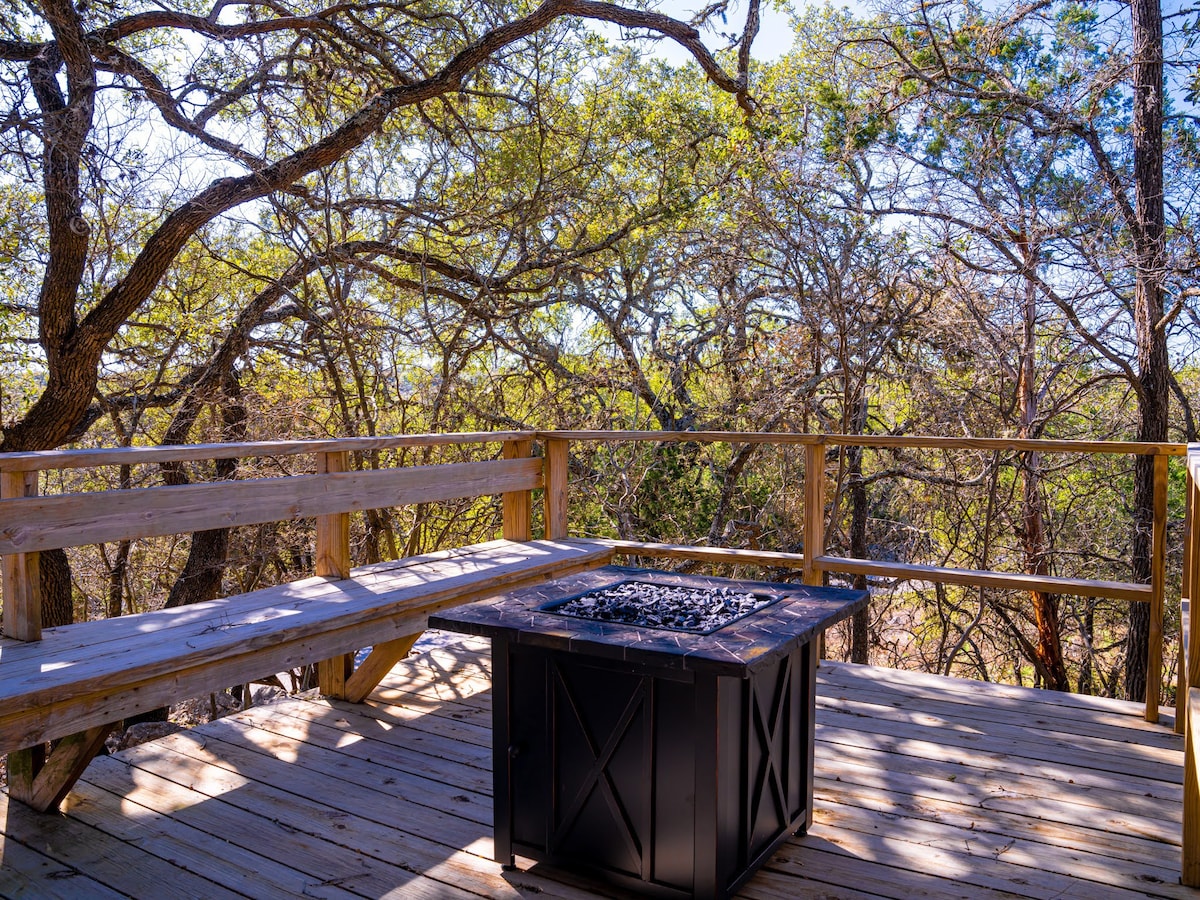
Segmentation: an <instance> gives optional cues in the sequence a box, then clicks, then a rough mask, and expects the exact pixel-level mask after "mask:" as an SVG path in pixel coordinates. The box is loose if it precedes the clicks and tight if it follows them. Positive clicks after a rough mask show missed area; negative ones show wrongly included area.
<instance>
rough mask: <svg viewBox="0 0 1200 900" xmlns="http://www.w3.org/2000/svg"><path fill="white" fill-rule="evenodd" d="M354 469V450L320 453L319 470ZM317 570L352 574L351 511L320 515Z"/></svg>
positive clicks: (345, 575)
mask: <svg viewBox="0 0 1200 900" xmlns="http://www.w3.org/2000/svg"><path fill="white" fill-rule="evenodd" d="M349 470H350V454H349V453H347V452H346V451H344V450H341V451H338V452H335V453H319V454H317V474H318V475H334V474H337V473H340V472H348V471H349ZM316 531H317V549H316V556H317V559H316V571H317V574H318V575H322V576H324V577H326V578H348V577H349V576H350V513H348V512H337V513H330V514H329V515H324V516H317V522H316Z"/></svg>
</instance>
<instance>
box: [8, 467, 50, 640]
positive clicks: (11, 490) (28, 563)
mask: <svg viewBox="0 0 1200 900" xmlns="http://www.w3.org/2000/svg"><path fill="white" fill-rule="evenodd" d="M37 492H38V473H37V472H0V498H3V499H6V500H7V499H16V498H18V497H36V496H37ZM2 578H3V582H2V583H3V591H4V635H5V636H6V637H11V638H16V639H17V640H19V641H40V640H41V639H42V587H41V579H40V576H39V574H38V554H37V553H18V554H14V555H12V556H5V557H3V566H2Z"/></svg>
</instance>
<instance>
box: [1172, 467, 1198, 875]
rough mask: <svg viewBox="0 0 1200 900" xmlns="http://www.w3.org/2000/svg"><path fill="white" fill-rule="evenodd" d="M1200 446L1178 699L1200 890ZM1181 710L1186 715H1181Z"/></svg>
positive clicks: (1186, 832)
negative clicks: (1199, 520)
mask: <svg viewBox="0 0 1200 900" xmlns="http://www.w3.org/2000/svg"><path fill="white" fill-rule="evenodd" d="M1198 470H1200V447H1197V446H1196V445H1193V446H1192V448H1189V453H1188V456H1187V487H1188V500H1189V501H1190V503H1189V504H1188V512H1189V516H1188V526H1189V527H1188V529H1187V538H1186V543H1185V545H1184V546H1185V547H1186V557H1185V564H1184V591H1185V596H1186V599H1187V610H1186V611H1187V615H1186V616H1185V617H1184V618H1185V619H1186V625H1185V626H1184V627H1185V628H1186V631H1185V632H1183V633H1181V634H1180V640H1182V641H1186V643H1187V652H1186V659H1185V660H1184V665H1185V668H1186V677H1185V679H1184V689H1183V694H1182V696H1179V697H1176V699H1175V706H1176V711H1175V715H1176V718H1178V717H1179V716H1180V715H1183V716H1184V718H1185V721H1186V725H1185V729H1186V735H1185V737H1184V757H1183V834H1182V836H1181V837H1182V844H1183V854H1182V856H1183V859H1182V861H1181V872H1180V878H1179V880H1180V882H1182V883H1183V884H1184V885H1186V886H1187V887H1200V735H1197V726H1198V725H1200V612H1198V611H1197V609H1196V606H1195V604H1194V603H1193V600H1194V596H1193V595H1194V594H1195V593H1196V592H1197V591H1196V589H1197V587H1200V546H1198V544H1200V527H1197V525H1196V522H1195V517H1196V515H1197V514H1198V512H1200V487H1198V486H1197V483H1196V476H1197V474H1200V472H1198ZM1180 709H1182V710H1183V712H1182V713H1181V712H1180Z"/></svg>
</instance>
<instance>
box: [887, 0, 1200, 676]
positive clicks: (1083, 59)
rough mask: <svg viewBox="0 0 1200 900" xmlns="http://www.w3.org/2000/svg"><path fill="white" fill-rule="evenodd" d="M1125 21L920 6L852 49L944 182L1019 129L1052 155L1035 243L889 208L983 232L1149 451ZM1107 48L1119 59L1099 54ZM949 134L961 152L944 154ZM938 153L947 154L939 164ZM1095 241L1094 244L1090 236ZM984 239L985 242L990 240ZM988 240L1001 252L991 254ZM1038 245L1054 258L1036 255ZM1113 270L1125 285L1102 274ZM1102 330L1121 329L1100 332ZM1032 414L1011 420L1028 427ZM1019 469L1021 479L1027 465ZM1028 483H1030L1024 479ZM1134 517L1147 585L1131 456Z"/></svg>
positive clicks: (1141, 19) (1139, 18)
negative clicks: (1119, 403)
mask: <svg viewBox="0 0 1200 900" xmlns="http://www.w3.org/2000/svg"><path fill="white" fill-rule="evenodd" d="M1131 16H1132V18H1131V20H1130V27H1129V29H1128V31H1127V32H1125V33H1121V32H1120V31H1112V32H1111V33H1105V34H1102V33H1101V32H1102V31H1103V30H1104V28H1105V27H1110V28H1111V27H1112V23H1111V22H1110V23H1107V25H1105V24H1103V23H1101V21H1100V19H1099V16H1098V14H1097V13H1096V12H1095V11H1094V10H1091V9H1089V8H1087V7H1084V6H1081V5H1078V4H1074V3H1051V4H1038V5H1035V6H1030V7H1015V8H1013V9H1011V10H1001V11H995V12H990V13H986V14H985V13H984V12H983V11H982V10H981V9H980V8H978V7H976V6H973V5H969V6H967V7H964V8H963V10H962V12H961V13H951V11H950V10H949V8H948V7H947V5H946V4H939V3H922V4H920V5H919V6H918V7H916V8H914V9H913V10H912V11H911V12H910V13H908V14H907V15H904V16H902V17H900V18H899V19H898V21H896V22H894V23H892V26H893V27H890V28H887V29H881V30H877V31H876V32H875V33H874V34H873V35H871V36H870V37H867V38H865V39H864V40H865V42H866V43H868V44H870V45H871V46H873V47H876V48H878V49H879V50H880V51H881V52H882V53H883V54H884V55H885V58H887V59H889V60H890V62H889V63H888V64H889V65H894V67H895V76H894V79H893V80H892V85H893V89H892V90H893V93H892V94H891V97H890V106H891V109H890V110H889V115H891V116H892V117H893V120H894V121H896V122H898V123H899V122H902V121H903V120H904V118H903V117H904V116H905V115H908V116H911V118H910V119H909V122H910V123H911V125H912V128H911V133H912V135H913V137H914V139H915V140H917V141H921V142H923V146H921V147H920V148H918V150H919V152H912V153H910V155H909V159H910V160H911V159H916V160H917V161H918V162H919V163H920V164H922V165H923V166H925V167H926V168H927V170H929V171H935V170H940V174H941V175H943V176H949V177H951V178H959V180H960V183H962V182H963V180H962V179H961V178H960V174H961V173H967V174H968V175H969V176H970V178H969V180H968V181H967V182H966V183H969V184H978V181H977V177H978V172H979V165H980V162H981V157H980V154H979V152H978V150H979V147H978V145H977V144H975V143H971V144H970V147H969V150H968V149H966V142H965V141H964V138H966V137H967V136H970V135H972V134H974V135H978V134H979V133H980V132H981V131H983V132H984V133H987V132H989V131H991V132H993V133H995V134H996V135H998V136H1000V135H1012V134H1014V133H1017V132H1020V133H1023V134H1025V135H1027V137H1026V139H1025V143H1026V144H1027V145H1028V146H1030V147H1031V148H1033V149H1034V150H1035V153H1036V154H1042V153H1043V150H1042V149H1041V148H1047V147H1049V148H1054V152H1053V155H1052V156H1051V157H1045V156H1042V159H1043V160H1044V161H1043V162H1042V163H1041V165H1043V166H1046V165H1048V166H1049V167H1050V168H1049V169H1047V170H1046V173H1045V174H1046V176H1047V178H1046V180H1047V181H1048V182H1054V181H1061V180H1062V179H1061V177H1060V173H1061V170H1062V169H1063V168H1065V167H1066V166H1067V165H1069V166H1070V167H1071V168H1073V169H1074V170H1075V172H1076V173H1078V174H1076V176H1075V177H1076V178H1077V179H1078V181H1077V182H1076V184H1075V185H1074V186H1073V187H1072V191H1073V195H1072V194H1071V193H1070V192H1068V193H1061V192H1060V196H1059V197H1058V198H1056V203H1055V206H1054V209H1053V217H1052V218H1051V219H1049V220H1048V224H1049V225H1050V226H1051V227H1050V228H1049V229H1048V230H1046V231H1044V232H1043V233H1042V234H1041V235H1033V234H1029V233H1027V232H1024V231H1022V230H1021V228H1020V227H1019V226H1014V227H1011V228H1010V229H1009V231H1010V234H1004V233H1003V231H1004V227H1003V223H1000V222H991V223H989V222H987V221H986V219H985V220H984V223H983V225H982V226H980V225H977V224H975V223H976V222H978V219H973V218H972V217H971V216H970V215H967V214H964V213H963V212H961V210H962V209H963V208H962V207H961V206H960V207H959V210H960V211H958V212H954V213H952V214H948V213H947V212H946V211H945V210H944V209H942V208H941V206H940V204H939V205H938V208H935V209H934V210H931V211H927V210H924V209H917V208H915V206H913V205H910V207H909V208H908V209H906V210H902V209H897V208H895V207H892V208H891V210H890V211H891V212H904V213H907V214H911V215H919V216H921V217H923V218H929V217H933V218H935V219H938V218H940V220H941V221H944V222H947V221H948V222H952V223H954V224H955V225H957V226H959V227H961V228H963V229H964V230H966V231H967V232H974V233H977V234H980V235H984V236H986V239H987V240H988V241H989V242H990V243H991V245H992V247H993V248H995V249H997V250H999V251H1001V253H1002V254H1003V255H1004V256H1006V257H1007V258H1008V262H1009V263H1010V264H1011V266H1012V268H1013V270H1014V271H1017V272H1021V273H1022V274H1023V277H1024V279H1025V281H1026V289H1027V290H1028V291H1031V292H1032V293H1031V294H1030V295H1029V296H1030V299H1033V295H1034V294H1037V295H1040V296H1041V297H1043V298H1045V299H1046V300H1048V301H1049V302H1052V303H1053V304H1054V305H1055V306H1056V307H1057V308H1058V310H1059V311H1060V312H1061V314H1062V315H1063V316H1065V318H1066V320H1067V321H1069V322H1070V323H1071V325H1072V327H1073V328H1074V330H1075V332H1076V334H1077V336H1078V338H1079V339H1080V340H1082V341H1084V342H1085V343H1087V344H1088V345H1089V346H1090V347H1091V348H1092V349H1093V351H1094V352H1095V353H1097V354H1098V355H1099V356H1100V357H1101V358H1103V359H1104V360H1106V361H1107V362H1108V363H1110V364H1112V366H1113V369H1114V371H1116V372H1119V373H1121V374H1122V375H1123V376H1124V377H1125V378H1127V379H1128V382H1129V384H1130V385H1131V387H1132V388H1133V390H1134V391H1135V393H1136V396H1137V401H1138V405H1137V409H1138V423H1137V427H1136V432H1135V436H1136V439H1137V440H1141V441H1151V442H1159V441H1164V440H1166V438H1167V424H1168V402H1169V397H1170V393H1171V375H1170V366H1169V362H1168V358H1167V352H1166V351H1167V329H1168V326H1169V325H1170V321H1171V320H1170V317H1167V316H1165V315H1164V312H1165V303H1164V297H1165V286H1166V284H1167V283H1168V281H1169V267H1168V265H1167V261H1168V256H1167V253H1166V245H1165V234H1166V230H1165V227H1164V223H1165V218H1164V202H1163V174H1162V173H1163V123H1164V118H1163V110H1164V99H1163V94H1164V91H1163V84H1164V82H1163V50H1162V47H1163V34H1162V16H1161V10H1160V8H1159V4H1158V2H1157V0H1138V2H1135V3H1133V4H1131ZM1113 46H1116V47H1119V48H1121V50H1122V51H1124V52H1123V53H1122V52H1118V53H1115V54H1114V53H1111V52H1110V48H1111V47H1113ZM1126 97H1128V98H1129V99H1130V100H1131V101H1132V113H1131V115H1130V117H1129V118H1128V119H1127V118H1126V117H1125V115H1124V111H1123V108H1122V100H1123V98H1126ZM955 134H957V136H958V140H960V141H964V142H963V143H960V144H958V145H957V146H955V147H953V148H952V147H951V146H950V142H951V140H952V139H953V138H954V135H955ZM1126 135H1128V137H1126ZM1002 140H1003V138H1002ZM1006 148H1007V149H1011V146H1009V145H1006ZM910 149H911V145H910ZM1034 158H1035V160H1036V158H1037V157H1036V155H1035V157H1034ZM1058 158H1061V159H1062V160H1063V162H1061V163H1060V162H1057V161H1056V160H1057V159H1058ZM944 159H949V160H950V163H949V165H948V166H946V165H944V164H943V160H944ZM1034 171H1036V169H1035V170H1034ZM931 184H936V185H937V188H935V193H934V194H927V195H926V196H939V199H940V195H938V194H936V190H938V189H940V188H941V186H943V185H945V184H946V178H945V177H942V178H940V179H938V180H936V181H931ZM1030 184H1032V183H1031V182H1030ZM971 199H972V200H974V201H975V202H977V203H979V204H980V205H981V206H982V207H983V208H985V209H986V208H988V204H989V202H990V201H989V198H987V197H983V196H980V195H978V194H975V195H973V196H972V198H971ZM1184 207H1186V202H1185V203H1184V204H1183V206H1181V207H1180V208H1178V209H1177V210H1176V214H1177V215H1180V216H1181V221H1182V216H1183V215H1184ZM1097 211H1102V212H1103V211H1111V216H1112V219H1111V221H1108V220H1106V219H1105V217H1104V216H1103V215H1101V216H1097V214H1096V213H1097ZM1096 231H1099V232H1100V233H1102V234H1103V235H1104V237H1105V238H1107V240H1102V241H1093V240H1092V238H1093V237H1094V236H1095V235H1094V232H1096ZM997 234H999V236H1000V238H1001V241H997V240H996V239H995V238H996V235H997ZM1002 242H1006V243H1007V244H1008V247H1007V248H1004V247H1002V246H1001V244H1002ZM1114 245H1116V246H1118V247H1123V248H1125V250H1124V255H1123V258H1122V260H1121V263H1120V264H1119V265H1118V266H1116V267H1114V266H1113V265H1112V263H1111V261H1110V260H1109V259H1106V258H1105V257H1104V256H1100V255H1097V254H1107V253H1110V252H1111V248H1112V246H1114ZM1048 250H1053V251H1054V255H1053V256H1047V255H1046V254H1047V251H1048ZM967 255H969V253H968V254H964V255H963V256H964V257H965V256H967ZM1051 260H1053V262H1051ZM961 261H963V259H960V262H961ZM972 264H974V263H973V261H972ZM1114 271H1117V272H1120V273H1122V274H1125V275H1127V276H1128V278H1127V279H1125V280H1123V279H1121V277H1120V276H1118V277H1116V278H1114V277H1112V275H1111V273H1112V272H1114ZM1066 273H1075V274H1081V275H1083V276H1085V282H1086V283H1083V284H1082V285H1079V286H1078V287H1082V289H1081V290H1079V291H1078V292H1076V293H1073V292H1072V290H1071V289H1070V287H1069V285H1068V284H1067V283H1065V282H1064V274H1066ZM1097 298H1107V300H1108V302H1109V304H1110V306H1109V310H1108V311H1104V310H1101V309H1098V308H1096V307H1095V306H1093V310H1092V311H1089V310H1088V309H1087V307H1086V304H1087V303H1089V302H1092V303H1093V304H1094V301H1095V300H1096V299H1097ZM1181 299H1182V298H1181ZM1118 322H1120V323H1123V324H1124V326H1125V328H1115V329H1114V328H1113V324H1114V323H1118ZM1126 329H1127V330H1126ZM1125 334H1130V335H1131V336H1132V345H1133V347H1134V351H1135V352H1134V353H1133V354H1131V355H1133V356H1135V358H1136V363H1135V364H1132V363H1131V362H1130V361H1128V357H1127V355H1126V353H1125V352H1124V351H1123V349H1122V348H1121V343H1122V342H1123V340H1124V339H1125V338H1124V335H1125ZM1026 358H1027V357H1026ZM1025 369H1026V371H1028V367H1027V366H1026V367H1025ZM1020 396H1021V397H1023V398H1024V401H1023V402H1024V403H1025V404H1026V407H1027V409H1028V410H1029V411H1032V408H1031V407H1029V403H1030V400H1031V398H1033V397H1036V392H1035V393H1034V394H1030V385H1029V383H1028V382H1026V383H1023V385H1022V388H1021V394H1020ZM1033 418H1034V417H1031V416H1029V415H1026V416H1025V419H1027V420H1029V421H1031V422H1032V421H1033ZM1026 472H1027V476H1028V475H1035V472H1034V470H1033V468H1032V466H1031V464H1030V461H1027V465H1026ZM1035 477H1036V476H1035ZM1031 487H1036V484H1035V483H1033V482H1031ZM1026 498H1027V503H1026V509H1027V512H1028V513H1032V514H1033V515H1032V516H1030V515H1027V517H1026V519H1027V531H1026V535H1027V537H1033V536H1035V535H1036V534H1037V532H1038V530H1039V529H1038V527H1037V525H1038V518H1039V517H1038V515H1037V514H1036V504H1037V495H1036V490H1033V491H1028V490H1027V491H1026ZM1134 507H1135V516H1134V518H1135V528H1134V534H1133V539H1132V550H1131V554H1130V555H1131V568H1132V570H1133V571H1132V574H1133V577H1134V579H1135V580H1139V581H1148V580H1149V575H1150V568H1149V559H1150V556H1149V551H1150V522H1151V520H1152V462H1151V460H1150V458H1148V457H1144V458H1140V459H1139V462H1138V468H1137V477H1136V480H1135V489H1134ZM1027 555H1028V557H1029V559H1030V561H1031V562H1035V563H1036V560H1038V559H1039V558H1042V557H1043V551H1042V550H1041V549H1039V542H1038V541H1037V540H1032V541H1031V542H1030V543H1028V544H1027ZM1044 601H1045V602H1043V603H1042V604H1039V605H1040V606H1041V607H1043V608H1044V609H1045V610H1046V611H1047V612H1049V611H1050V610H1051V609H1052V608H1053V598H1044ZM1147 615H1148V612H1147V610H1146V609H1145V607H1144V606H1143V605H1139V604H1134V605H1133V606H1132V613H1131V620H1130V631H1129V634H1130V637H1129V643H1128V648H1127V678H1126V685H1127V692H1128V694H1129V696H1131V697H1135V698H1139V699H1140V698H1141V696H1142V695H1143V694H1144V689H1145V685H1144V672H1145V659H1146V655H1145V654H1146V641H1147V630H1146V626H1147V621H1148V620H1147V619H1146V616H1147ZM1046 624H1047V630H1045V633H1046V635H1047V637H1048V636H1049V630H1048V629H1049V628H1052V627H1053V621H1052V620H1049V619H1047V620H1046ZM1039 631H1040V632H1041V631H1043V629H1041V628H1040V627H1039ZM1043 662H1044V663H1053V657H1052V656H1049V655H1048V656H1047V657H1046V659H1044V660H1043ZM1060 674H1061V673H1060ZM1054 680H1056V681H1057V680H1058V679H1057V678H1056V679H1054Z"/></svg>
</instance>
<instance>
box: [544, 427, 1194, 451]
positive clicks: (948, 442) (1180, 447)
mask: <svg viewBox="0 0 1200 900" xmlns="http://www.w3.org/2000/svg"><path fill="white" fill-rule="evenodd" d="M536 434H537V437H539V438H560V439H564V440H571V441H596V442H609V441H659V442H665V441H696V442H698V443H731V444H822V443H823V444H840V445H844V446H859V447H881V448H883V447H905V448H934V449H946V450H1014V451H1020V450H1035V451H1040V452H1042V453H1116V454H1130V455H1139V456H1183V455H1185V454H1186V453H1187V452H1188V445H1187V444H1179V443H1166V442H1164V443H1151V442H1144V441H1064V440H1022V439H1020V438H971V437H940V436H933V435H920V436H909V435H882V434H794V433H777V432H756V431H538V432H537V433H536ZM1192 446H1193V447H1197V448H1200V445H1198V444H1193V445H1192Z"/></svg>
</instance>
